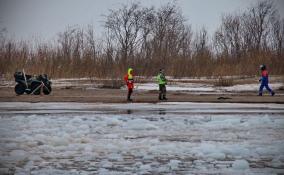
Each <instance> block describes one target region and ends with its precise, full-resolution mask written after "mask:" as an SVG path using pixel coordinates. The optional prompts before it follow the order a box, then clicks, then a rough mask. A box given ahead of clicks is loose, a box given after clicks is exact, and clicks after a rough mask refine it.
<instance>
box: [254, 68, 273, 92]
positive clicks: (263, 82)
mask: <svg viewBox="0 0 284 175" xmlns="http://www.w3.org/2000/svg"><path fill="white" fill-rule="evenodd" d="M260 70H261V78H260V79H259V82H260V83H261V84H260V87H259V92H258V95H259V96H262V91H263V88H264V87H265V88H266V89H267V90H268V91H269V92H270V94H271V96H274V95H275V92H274V91H273V90H272V89H270V87H269V86H268V71H267V70H266V66H265V65H260Z"/></svg>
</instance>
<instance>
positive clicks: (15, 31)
mask: <svg viewBox="0 0 284 175" xmlns="http://www.w3.org/2000/svg"><path fill="white" fill-rule="evenodd" d="M274 1H275V4H276V7H277V8H278V10H279V11H280V13H281V16H282V17H284V10H283V8H284V0H274ZM130 2H133V1H131V0H0V21H1V23H0V25H1V28H2V27H5V28H6V29H7V31H8V34H9V35H10V36H12V37H14V38H16V39H18V40H20V39H25V40H26V39H28V40H33V39H34V38H40V40H52V39H55V38H56V36H57V34H58V33H59V32H62V31H64V30H65V29H66V27H67V26H74V25H78V26H80V27H86V26H87V25H88V24H91V25H93V26H94V27H95V30H96V33H97V34H98V35H100V34H102V32H103V27H102V25H103V22H102V21H103V20H104V18H103V16H102V15H103V14H108V10H109V9H116V8H119V7H120V6H121V4H122V3H124V4H125V3H130ZM134 2H138V1H134ZM140 2H141V5H143V6H148V7H150V6H155V7H156V8H158V7H160V6H161V5H162V4H166V3H167V2H172V1H170V0H140ZM254 2H257V0H178V1H177V3H178V6H180V7H181V9H182V11H183V14H184V16H185V18H186V19H187V20H188V21H187V22H188V23H190V24H191V25H192V28H193V30H198V29H200V28H201V27H202V26H204V27H205V28H206V29H207V30H208V31H209V33H211V34H212V33H213V32H214V31H215V30H216V28H217V27H218V25H219V24H220V21H221V15H222V14H224V13H231V12H237V11H241V10H242V9H245V8H247V7H249V6H250V5H251V4H252V3H254Z"/></svg>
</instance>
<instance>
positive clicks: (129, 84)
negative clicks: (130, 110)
mask: <svg viewBox="0 0 284 175" xmlns="http://www.w3.org/2000/svg"><path fill="white" fill-rule="evenodd" d="M124 80H125V82H126V85H127V88H128V93H127V101H129V102H131V101H132V99H131V94H132V92H133V88H134V79H133V69H132V68H128V71H127V74H126V75H125V76H124Z"/></svg>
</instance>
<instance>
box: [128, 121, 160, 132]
mask: <svg viewBox="0 0 284 175" xmlns="http://www.w3.org/2000/svg"><path fill="white" fill-rule="evenodd" d="M125 126H126V128H127V129H133V130H154V129H157V126H156V125H154V124H152V123H150V121H148V120H145V119H133V120H129V121H128V122H126V123H125Z"/></svg>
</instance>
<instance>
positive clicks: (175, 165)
mask: <svg viewBox="0 0 284 175" xmlns="http://www.w3.org/2000/svg"><path fill="white" fill-rule="evenodd" d="M180 163H181V161H180V160H170V162H169V163H168V165H169V167H170V169H171V170H176V169H178V165H179V164H180Z"/></svg>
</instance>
